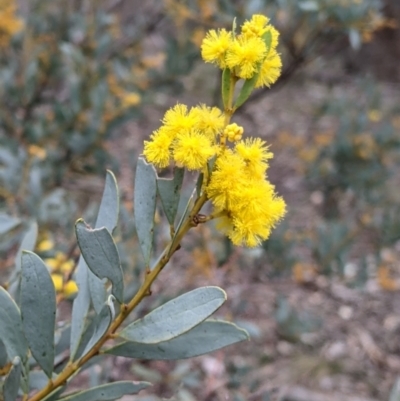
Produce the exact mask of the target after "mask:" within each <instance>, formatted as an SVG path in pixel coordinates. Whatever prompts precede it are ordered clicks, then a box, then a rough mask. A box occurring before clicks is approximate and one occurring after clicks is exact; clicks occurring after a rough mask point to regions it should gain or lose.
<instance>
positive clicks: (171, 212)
mask: <svg viewBox="0 0 400 401" xmlns="http://www.w3.org/2000/svg"><path fill="white" fill-rule="evenodd" d="M184 172H185V170H184V169H183V168H177V167H176V168H175V170H174V177H173V178H172V179H167V178H157V188H158V193H159V195H160V198H161V202H162V205H163V209H164V212H165V215H166V216H167V219H168V222H169V224H170V225H171V226H173V225H174V221H175V217H176V213H177V211H178V204H179V198H180V193H181V187H182V182H183V175H184Z"/></svg>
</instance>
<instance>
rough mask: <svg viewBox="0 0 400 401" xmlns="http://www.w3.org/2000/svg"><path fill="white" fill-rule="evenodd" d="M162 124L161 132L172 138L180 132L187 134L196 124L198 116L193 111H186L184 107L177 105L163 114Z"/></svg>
mask: <svg viewBox="0 0 400 401" xmlns="http://www.w3.org/2000/svg"><path fill="white" fill-rule="evenodd" d="M162 122H163V124H164V125H163V130H165V132H167V133H168V134H169V135H171V138H174V137H176V135H177V134H179V133H181V132H182V131H186V132H188V131H190V130H191V129H192V128H194V127H195V125H196V123H197V122H198V115H197V114H196V112H195V111H194V110H193V109H191V110H190V111H188V108H187V106H186V105H184V104H179V103H178V104H177V105H176V106H174V107H172V108H171V109H169V110H168V111H167V112H166V113H165V115H164V118H163V120H162Z"/></svg>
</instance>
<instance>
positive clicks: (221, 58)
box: [201, 29, 232, 69]
mask: <svg viewBox="0 0 400 401" xmlns="http://www.w3.org/2000/svg"><path fill="white" fill-rule="evenodd" d="M231 42H232V34H231V32H228V31H227V30H226V29H220V30H218V31H216V30H214V29H211V30H210V31H208V32H207V35H206V37H205V38H204V39H203V43H202V45H201V56H202V57H203V60H204V61H205V62H206V63H213V64H216V65H218V67H220V68H222V69H223V68H225V67H226V62H225V55H226V52H227V50H228V49H229V47H230V46H231Z"/></svg>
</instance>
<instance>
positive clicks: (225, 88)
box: [222, 68, 231, 109]
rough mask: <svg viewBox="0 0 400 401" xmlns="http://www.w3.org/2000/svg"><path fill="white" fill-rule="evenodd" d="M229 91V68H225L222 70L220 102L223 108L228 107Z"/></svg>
mask: <svg viewBox="0 0 400 401" xmlns="http://www.w3.org/2000/svg"><path fill="white" fill-rule="evenodd" d="M230 92H231V70H230V69H229V68H225V69H224V71H223V72H222V102H223V104H224V108H225V109H226V108H227V107H229V96H230Z"/></svg>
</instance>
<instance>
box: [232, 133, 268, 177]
mask: <svg viewBox="0 0 400 401" xmlns="http://www.w3.org/2000/svg"><path fill="white" fill-rule="evenodd" d="M235 150H236V152H237V153H238V154H239V155H240V156H241V157H242V158H243V160H244V162H245V164H246V167H245V170H246V175H248V176H249V177H253V178H256V177H257V178H259V179H263V178H264V174H265V172H266V170H267V167H268V160H269V159H272V157H273V154H272V153H271V152H269V151H268V146H267V144H266V143H265V142H264V141H263V140H262V139H261V138H247V139H246V140H244V141H240V142H238V143H237V144H236V146H235Z"/></svg>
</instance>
